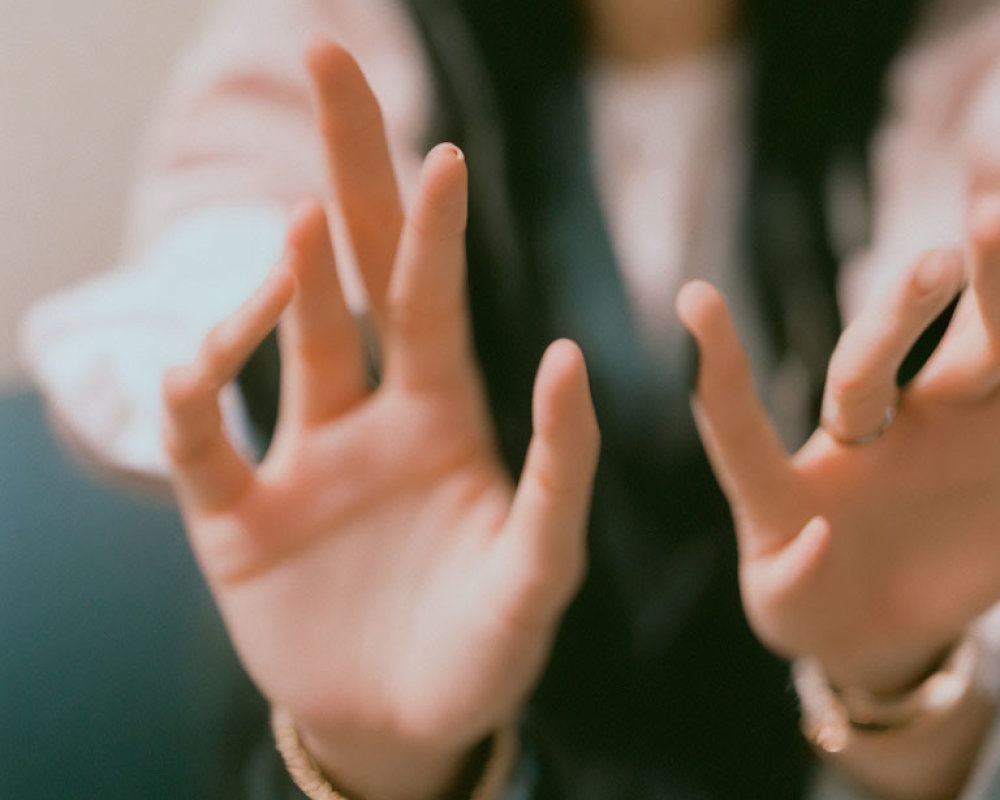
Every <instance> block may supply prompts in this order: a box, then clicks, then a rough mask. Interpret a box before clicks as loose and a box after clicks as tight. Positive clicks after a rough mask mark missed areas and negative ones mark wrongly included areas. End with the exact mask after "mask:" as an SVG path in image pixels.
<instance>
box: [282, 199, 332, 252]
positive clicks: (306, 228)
mask: <svg viewBox="0 0 1000 800" xmlns="http://www.w3.org/2000/svg"><path fill="white" fill-rule="evenodd" d="M329 235H330V234H329V228H328V227H327V219H326V211H325V210H324V208H323V205H322V204H321V203H320V202H318V201H317V200H315V199H312V198H310V199H306V200H302V201H301V202H299V203H298V204H297V205H295V207H294V208H293V209H292V212H291V214H289V218H288V227H287V230H286V233H285V246H286V248H288V249H289V250H293V251H295V250H307V251H308V250H311V249H312V248H313V247H315V246H316V245H317V244H323V243H324V239H328V238H329Z"/></svg>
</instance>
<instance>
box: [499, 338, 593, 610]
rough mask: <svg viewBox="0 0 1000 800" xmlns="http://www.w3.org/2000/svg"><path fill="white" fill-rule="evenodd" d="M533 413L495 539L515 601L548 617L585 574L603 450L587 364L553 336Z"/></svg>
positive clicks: (564, 602)
mask: <svg viewBox="0 0 1000 800" xmlns="http://www.w3.org/2000/svg"><path fill="white" fill-rule="evenodd" d="M532 420H533V424H534V433H533V435H532V438H531V443H530V445H529V447H528V457H527V460H526V461H525V464H524V470H523V471H522V473H521V479H520V482H519V483H518V487H517V492H516V493H515V495H514V502H513V504H512V506H511V510H510V514H509V516H508V518H507V522H506V525H505V526H504V531H503V541H502V542H501V543H500V546H501V548H502V549H503V550H504V551H505V553H504V556H502V557H501V564H502V569H503V571H504V572H505V573H506V577H505V579H504V581H505V583H506V584H507V588H508V590H511V589H513V594H514V598H515V606H516V607H518V608H520V609H521V610H522V611H523V612H524V613H525V614H527V615H530V618H531V619H532V620H534V621H535V622H536V623H546V622H549V621H551V619H552V618H553V617H554V616H558V615H559V614H561V613H562V611H563V609H564V608H565V606H566V605H567V604H568V603H569V601H570V599H571V598H572V596H573V594H574V593H575V591H576V589H577V587H578V585H579V582H580V580H581V579H582V577H583V572H584V565H585V562H586V530H587V518H588V515H589V512H590V498H591V490H592V487H593V483H594V472H595V470H596V468H597V457H598V453H599V450H600V433H599V431H598V428H597V418H596V416H595V414H594V407H593V403H592V402H591V399H590V388H589V384H588V380H587V371H586V366H585V364H584V360H583V354H582V353H581V352H580V349H579V347H577V346H576V345H575V344H574V343H573V342H570V341H568V340H565V339H563V340H560V341H557V342H554V343H553V344H551V345H550V346H549V348H548V350H546V352H545V355H544V356H543V357H542V362H541V365H540V366H539V368H538V375H537V377H536V379H535V390H534V398H533V403H532ZM508 596H509V595H508Z"/></svg>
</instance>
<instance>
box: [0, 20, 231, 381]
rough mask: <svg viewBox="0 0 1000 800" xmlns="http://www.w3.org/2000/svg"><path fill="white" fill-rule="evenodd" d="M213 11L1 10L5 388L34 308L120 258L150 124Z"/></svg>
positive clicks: (18, 373)
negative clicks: (190, 42) (166, 85)
mask: <svg viewBox="0 0 1000 800" xmlns="http://www.w3.org/2000/svg"><path fill="white" fill-rule="evenodd" d="M210 1H211V0H169V2H136V0H87V2H85V3H81V2H77V1H76V0H43V1H42V2H38V0H0V286H2V291H0V388H4V387H9V386H11V385H15V384H18V383H24V382H25V381H26V377H25V375H24V373H23V371H22V370H21V368H20V367H19V365H18V363H17V357H16V347H15V343H16V329H17V321H18V319H19V317H20V316H21V314H22V313H23V312H24V310H25V308H26V307H27V306H28V305H29V304H30V303H31V301H32V300H33V299H34V298H36V297H38V296H40V295H41V294H44V293H45V292H47V291H50V290H52V289H53V288H55V287H57V286H61V285H64V284H67V283H70V282H72V281H74V280H76V279H78V278H80V277H82V276H84V275H87V274H91V273H95V272H98V271H100V270H102V269H105V268H107V267H108V266H109V265H111V264H112V263H113V262H114V261H115V258H116V254H117V249H118V244H119V237H120V232H121V226H122V220H123V217H124V210H125V206H126V201H127V196H128V190H129V185H130V181H131V175H132V173H133V168H134V163H135V159H136V156H137V153H138V149H139V146H140V143H141V141H142V135H143V131H144V128H145V122H146V119H147V116H148V113H149V111H150V109H151V108H152V106H153V104H154V103H155V101H156V97H157V95H158V92H159V89H160V87H161V86H162V84H163V81H164V80H165V79H166V76H167V74H168V72H169V68H170V65H171V63H172V62H173V60H174V58H175V56H176V54H177V51H178V49H179V48H181V47H183V45H184V43H185V41H186V40H187V38H188V37H189V36H190V34H191V32H192V31H193V29H194V28H195V26H196V24H197V21H198V19H199V17H200V15H201V13H202V11H203V9H204V8H205V7H206V6H208V5H209V3H210Z"/></svg>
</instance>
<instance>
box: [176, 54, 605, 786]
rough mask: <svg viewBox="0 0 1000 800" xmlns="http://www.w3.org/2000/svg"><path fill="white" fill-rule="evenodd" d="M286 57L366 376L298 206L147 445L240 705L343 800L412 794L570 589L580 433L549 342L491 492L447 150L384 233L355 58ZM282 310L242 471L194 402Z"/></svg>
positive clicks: (460, 208) (581, 523)
mask: <svg viewBox="0 0 1000 800" xmlns="http://www.w3.org/2000/svg"><path fill="white" fill-rule="evenodd" d="M310 68H311V69H312V72H313V74H314V77H315V80H316V83H317V95H318V101H319V107H320V115H321V119H322V121H323V127H324V134H325V136H326V141H327V145H328V148H329V150H330V162H331V171H332V173H333V177H334V181H335V185H336V193H337V195H338V197H339V198H340V205H341V213H342V216H343V219H344V220H345V221H346V226H347V233H348V234H349V235H350V236H351V238H352V243H353V245H354V248H355V250H356V252H357V254H358V260H359V262H360V266H361V269H362V271H363V273H364V274H363V277H364V279H365V284H366V289H367V292H368V295H369V298H370V302H371V306H372V314H373V317H374V319H375V322H376V326H377V328H378V333H379V336H380V340H381V350H382V363H383V376H382V381H381V384H380V385H379V387H378V388H377V389H375V390H373V391H369V390H368V389H367V387H366V381H365V368H364V367H365V364H364V360H363V355H362V353H363V348H362V341H361V335H360V333H359V331H358V328H357V326H356V325H355V321H354V319H353V318H352V316H351V314H350V313H349V312H348V309H347V306H346V305H345V302H344V299H343V295H342V293H341V289H340V284H339V281H338V277H337V269H336V265H335V263H334V254H333V250H332V248H331V244H330V235H329V232H328V228H327V222H326V217H325V215H324V213H323V211H322V209H321V208H320V207H319V206H318V205H316V204H307V205H306V206H305V207H303V208H302V209H300V210H299V211H298V212H297V213H296V214H295V215H294V218H293V220H292V222H291V224H290V227H289V231H288V237H287V247H286V254H285V257H284V259H283V261H282V263H281V264H279V265H278V267H277V268H276V269H275V270H274V272H273V273H272V274H271V276H270V277H269V278H268V279H267V281H266V282H265V283H264V284H263V285H262V286H261V288H260V289H259V290H258V292H257V293H256V294H255V295H254V296H253V297H252V298H251V299H250V300H248V301H247V302H246V303H245V304H244V305H243V306H242V307H241V308H240V309H239V310H238V311H237V312H236V313H235V314H233V316H232V317H230V318H229V319H227V320H226V321H224V322H222V323H221V324H220V325H219V326H218V327H217V328H216V329H215V330H214V331H213V332H212V333H211V334H210V335H209V337H208V338H207V339H206V341H205V342H204V345H203V346H202V348H201V350H200V352H199V354H198V356H197V358H196V359H195V361H194V362H193V363H192V364H190V365H186V366H182V367H178V368H175V369H174V370H172V371H171V372H170V373H169V374H168V375H167V376H166V379H165V383H164V395H165V402H166V407H167V410H168V413H167V422H166V428H165V433H164V436H165V444H166V448H167V451H168V453H169V455H170V459H171V462H172V466H173V472H174V482H175V487H176V491H177V496H178V498H179V500H180V504H181V507H182V511H183V514H184V518H185V521H186V525H187V529H188V532H189V535H190V538H191V542H192V545H193V548H194V550H195V553H196V555H197V558H198V560H199V562H200V565H201V567H202V569H203V571H204V573H205V575H206V576H207V578H208V581H209V583H210V585H211V588H212V590H213V592H214V595H215V598H216V601H217V602H218V605H219V607H220V609H221V611H222V614H223V617H224V619H225V622H226V625H227V627H228V630H229V633H230V635H231V637H232V639H233V642H234V644H235V647H236V649H237V651H238V653H239V655H240V657H241V659H242V661H243V664H244V665H245V667H246V669H247V670H248V672H249V674H250V675H251V677H252V678H253V679H254V681H255V682H256V683H257V685H258V686H259V688H260V689H261V691H262V692H263V693H264V695H265V696H266V697H267V698H268V700H269V701H270V702H271V703H272V704H277V705H280V706H282V707H284V708H285V709H286V710H288V711H289V712H290V713H291V715H292V717H293V718H294V720H295V721H296V724H297V728H298V729H299V731H300V733H301V735H302V736H303V738H304V741H305V742H306V745H307V747H308V749H309V750H310V753H311V754H312V755H313V757H314V758H316V759H317V761H318V762H319V764H320V766H321V768H323V769H324V771H326V772H327V774H328V775H329V776H330V778H331V779H332V780H333V781H334V782H335V783H336V784H337V785H339V786H340V787H341V788H342V790H343V791H345V792H348V793H355V794H358V795H363V796H364V797H366V798H422V797H436V796H440V795H442V794H443V793H445V791H446V790H447V789H448V788H449V784H450V782H452V781H453V780H454V779H455V776H456V774H457V772H458V771H459V770H460V767H461V765H462V762H463V759H464V758H465V757H466V756H467V754H468V752H469V751H470V750H471V749H472V748H473V747H474V746H475V745H476V744H477V743H478V742H480V741H482V740H483V739H484V738H485V737H486V736H488V735H489V734H490V733H491V732H493V731H495V730H496V729H497V728H498V727H500V726H502V725H504V724H505V723H508V722H509V721H511V720H512V719H513V718H515V717H516V715H517V712H518V709H519V706H520V705H521V703H522V702H523V700H524V698H525V696H526V694H527V693H528V692H529V691H530V689H531V688H532V687H533V685H534V683H535V682H536V680H537V678H538V676H539V673H540V671H541V669H542V667H543V665H544V663H545V661H546V657H547V653H548V650H549V647H550V645H551V641H552V638H553V636H554V633H555V630H556V626H557V623H558V621H559V619H560V616H561V613H562V611H563V610H564V608H565V606H566V605H567V604H568V602H569V600H570V599H571V597H572V595H573V594H574V592H575V590H576V587H577V586H578V584H579V582H580V580H581V578H582V576H583V572H584V563H585V559H586V554H585V528H586V520H587V515H588V505H589V498H590V490H591V483H592V480H593V471H594V468H595V463H596V458H597V451H598V433H597V427H596V422H595V418H594V413H593V409H592V406H591V402H590V396H589V390H588V385H587V378H586V373H585V368H584V364H583V359H582V356H581V354H580V352H579V350H578V349H577V348H576V346H575V345H573V344H571V343H569V342H565V341H561V342H557V343H555V344H553V345H552V346H551V347H550V348H549V350H548V351H547V353H546V354H545V356H544V358H543V359H542V363H541V366H540V368H539V372H538V377H537V382H536V387H535V396H534V427H535V430H534V437H533V439H532V441H531V445H530V448H529V452H528V458H527V462H526V464H525V467H524V471H523V473H522V476H521V479H520V482H519V484H518V486H517V488H516V491H515V488H514V486H513V485H512V484H511V481H510V479H509V477H508V475H507V473H506V470H505V468H504V467H503V466H502V464H501V462H500V460H499V458H498V455H497V449H496V445H495V442H494V434H493V430H492V425H491V422H490V418H489V414H488V411H487V406H486V402H485V398H484V390H483V386H482V382H481V379H480V376H479V373H478V370H477V366H476V363H475V358H474V354H473V351H472V346H471V341H470V329H469V328H470V326H469V318H468V312H467V308H466V300H465V253H464V232H465V215H466V192H467V189H466V186H467V177H466V168H465V162H464V159H463V157H462V155H461V153H460V152H459V151H458V150H457V148H454V147H451V146H446V145H442V146H440V147H438V148H436V149H435V150H434V151H433V152H432V153H431V154H430V155H429V156H428V158H427V160H426V162H425V165H424V169H423V172H422V175H421V179H420V183H419V188H418V190H417V195H416V199H415V202H414V204H413V208H412V210H411V211H410V213H409V214H408V215H407V217H406V219H405V221H404V220H403V218H402V214H401V213H399V212H398V193H397V190H396V187H395V183H394V178H393V176H392V169H391V166H390V165H389V159H388V153H387V150H386V147H385V138H384V132H383V130H382V122H381V117H380V112H379V109H378V106H377V104H376V103H375V101H374V98H373V97H372V96H371V93H370V90H369V89H368V87H367V85H366V84H365V82H364V79H363V77H362V76H361V73H360V71H359V70H358V68H357V65H356V64H355V63H354V62H353V60H352V59H351V58H350V56H348V55H347V54H346V53H345V52H344V51H343V50H340V49H339V48H337V47H334V46H333V45H326V44H322V45H318V46H316V47H315V48H314V49H313V50H312V52H311V54H310ZM397 244H398V247H397ZM286 306H287V307H288V311H287V315H286V317H285V319H284V320H283V322H282V325H281V329H280V346H281V353H282V392H281V408H280V414H279V422H278V427H277V431H276V435H275V438H274V441H273V444H272V447H271V449H270V451H269V452H268V454H267V456H266V458H265V459H264V460H263V462H262V463H261V464H260V465H259V466H258V467H257V468H253V467H251V466H250V465H249V464H247V463H246V462H245V461H244V459H243V458H241V457H240V456H239V455H238V453H237V452H236V450H235V449H234V448H233V446H232V444H231V443H230V442H229V440H228V439H227V437H226V435H225V433H224V432H223V429H222V426H221V418H220V413H219V409H218V404H217V399H216V397H217V394H218V392H219V390H220V389H221V388H222V387H223V386H224V385H225V384H226V383H227V382H228V381H230V380H231V379H232V378H233V376H234V375H235V374H236V372H237V371H238V369H239V368H240V365H241V364H242V363H243V362H244V360H245V359H246V358H247V357H248V356H249V354H250V353H251V352H252V351H253V350H254V348H255V347H256V346H257V345H258V344H259V342H260V341H261V340H262V338H263V337H264V336H265V335H266V334H267V332H268V331H269V330H270V329H271V328H272V327H273V326H274V325H275V324H276V323H277V321H278V319H279V316H280V315H281V314H282V313H283V310H284V309H285V308H286Z"/></svg>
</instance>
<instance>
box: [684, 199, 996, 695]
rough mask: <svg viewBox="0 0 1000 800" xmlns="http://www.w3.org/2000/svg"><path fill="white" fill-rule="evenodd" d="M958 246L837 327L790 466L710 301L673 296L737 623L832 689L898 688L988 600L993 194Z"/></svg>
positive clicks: (701, 288) (992, 482) (712, 294)
mask: <svg viewBox="0 0 1000 800" xmlns="http://www.w3.org/2000/svg"><path fill="white" fill-rule="evenodd" d="M969 238H970V247H969V257H968V260H969V262H970V264H969V269H970V270H971V274H970V275H968V276H967V275H966V268H965V260H964V259H963V256H962V253H961V252H959V251H947V250H945V251H938V252H933V253H929V254H927V255H926V256H924V257H923V258H922V259H920V260H919V261H918V262H917V263H916V264H914V265H913V266H912V268H910V269H909V270H908V271H907V272H906V274H905V275H904V276H903V277H902V279H901V280H900V281H899V282H898V283H897V284H896V285H895V286H894V287H893V288H892V289H891V290H890V291H889V293H888V294H887V296H886V297H884V298H881V299H880V300H879V301H877V302H874V303H873V304H872V305H871V306H870V307H869V308H868V309H867V310H865V311H864V312H863V313H862V314H861V316H860V317H859V318H858V319H857V320H856V321H855V322H853V323H852V324H851V326H849V327H848V329H847V330H846V331H845V333H844V335H843V337H842V338H841V341H840V343H839V344H838V347H837V350H836V352H835V353H834V355H833V358H832V360H831V364H830V370H829V375H828V380H827V387H826V393H825V399H824V409H823V423H822V426H821V427H820V428H819V429H818V430H817V431H816V433H815V434H814V435H813V437H812V438H811V439H810V440H809V442H807V443H806V445H805V446H804V447H803V448H802V449H801V450H800V451H799V452H798V453H797V454H795V455H794V456H793V457H789V456H788V454H787V453H786V452H785V451H784V450H783V448H782V446H781V444H780V443H779V441H778V438H777V436H776V435H775V433H774V430H773V428H772V426H771V424H770V421H769V420H768V418H767V415H766V413H765V411H764V410H763V408H762V405H761V403H760V401H759V399H758V397H757V395H756V393H755V391H754V388H753V385H752V383H751V378H750V372H749V368H748V364H747V359H746V355H745V353H744V351H743V349H742V347H741V346H740V343H739V340H738V338H737V336H736V333H735V331H734V329H733V326H732V323H731V321H730V319H729V316H728V314H727V312H726V308H725V304H724V302H723V300H722V298H721V296H720V295H719V294H718V293H717V292H716V291H715V290H714V289H713V288H712V287H710V286H708V285H707V284H704V283H692V284H689V285H688V286H686V287H685V288H684V289H683V290H682V293H681V294H680V295H679V297H678V303H677V306H678V313H679V315H680V317H681V319H682V320H683V321H684V323H685V325H686V326H687V327H688V328H689V330H690V331H691V332H692V333H693V334H694V336H695V338H696V339H697V340H698V344H699V350H700V354H701V372H700V376H699V379H698V385H697V391H696V394H695V397H694V408H695V413H696V417H697V419H698V422H699V429H700V431H701V434H702V438H703V440H704V442H705V444H706V447H707V449H708V452H709V455H710V457H711V459H712V462H713V465H714V467H715V470H716V473H717V475H718V477H719V479H720V482H721V484H722V486H723V488H724V490H725V491H726V494H727V496H728V498H729V501H730V504H731V507H732V511H733V515H734V518H735V521H736V526H737V532H738V540H739V548H740V580H741V588H742V593H743V598H744V604H745V607H746V611H747V614H748V617H749V619H750V621H751V623H752V625H753V626H754V628H755V629H756V631H757V633H758V635H759V636H760V637H761V638H762V639H763V640H764V641H765V642H766V643H767V644H769V645H770V646H771V647H772V648H774V649H775V650H776V651H778V652H780V653H782V654H784V655H786V656H812V657H816V658H818V659H819V660H820V662H821V663H822V664H823V665H824V667H825V669H826V671H827V674H828V675H829V676H830V677H831V679H832V680H833V681H834V682H835V683H837V684H839V685H850V686H859V687H863V688H867V689H869V690H871V691H875V692H892V691H897V690H900V689H904V688H906V687H907V685H908V684H910V683H912V682H913V681H914V680H917V679H919V677H920V675H921V672H922V671H923V670H926V669H927V668H928V667H929V666H932V665H933V662H934V659H935V658H937V657H939V656H940V654H941V653H942V652H943V651H944V650H946V649H947V648H948V647H949V645H950V644H951V643H952V642H954V641H955V640H956V639H957V638H959V637H960V636H961V635H962V633H963V631H964V629H965V628H966V627H967V626H968V624H969V623H970V622H971V621H972V620H973V619H974V618H975V617H976V616H977V615H979V614H980V613H981V612H983V611H985V610H986V609H987V608H988V607H989V606H990V605H992V604H993V603H994V602H996V601H997V600H998V599H1000V196H995V195H994V196H984V197H981V198H980V199H979V200H978V201H977V202H976V204H975V206H974V207H973V210H972V213H971V221H970V225H969ZM966 280H968V284H969V285H968V288H965V289H964V291H963V285H964V283H965V282H966ZM960 291H962V295H961V299H960V302H959V305H958V309H957V312H956V314H955V317H954V319H953V321H952V323H951V325H950V328H949V330H948V332H947V334H946V336H945V339H944V340H943V341H942V343H941V345H940V346H939V347H938V349H937V350H936V352H935V353H934V355H933V356H932V358H931V359H930V361H929V362H928V363H927V364H926V365H925V366H924V368H923V369H922V370H921V372H920V373H919V374H918V375H917V377H916V378H915V379H914V380H913V381H912V382H911V383H910V384H909V385H908V386H906V387H905V388H904V389H903V390H902V391H901V392H899V391H898V390H897V388H896V382H895V378H896V373H897V371H898V369H899V367H900V364H901V362H902V360H903V358H904V356H905V355H906V354H907V352H908V351H909V349H910V347H911V346H912V345H913V343H914V342H915V340H916V339H917V337H918V336H919V335H920V334H921V333H922V331H923V330H924V329H925V328H926V327H927V325H928V324H929V323H930V322H931V321H932V320H933V319H934V318H935V317H936V316H937V315H938V314H939V313H940V312H941V311H942V310H943V309H944V308H945V307H946V306H947V304H948V303H949V302H950V301H951V300H952V299H953V298H954V297H955V295H956V294H958V293H959V292H960Z"/></svg>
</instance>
